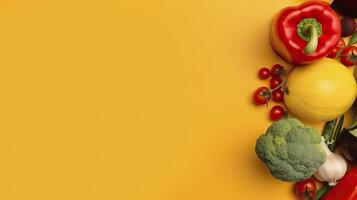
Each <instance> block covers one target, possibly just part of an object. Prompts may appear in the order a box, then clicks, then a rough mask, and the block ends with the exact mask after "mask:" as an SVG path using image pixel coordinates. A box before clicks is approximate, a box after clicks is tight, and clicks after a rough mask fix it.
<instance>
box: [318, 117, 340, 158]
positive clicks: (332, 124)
mask: <svg viewBox="0 0 357 200" xmlns="http://www.w3.org/2000/svg"><path fill="white" fill-rule="evenodd" d="M343 121H344V115H342V116H341V117H340V118H338V119H335V120H333V121H328V122H326V124H325V127H324V130H323V132H322V136H323V137H324V138H325V142H326V145H327V147H328V148H329V149H330V151H332V152H335V151H336V147H337V144H338V140H339V135H340V133H341V130H342V125H343Z"/></svg>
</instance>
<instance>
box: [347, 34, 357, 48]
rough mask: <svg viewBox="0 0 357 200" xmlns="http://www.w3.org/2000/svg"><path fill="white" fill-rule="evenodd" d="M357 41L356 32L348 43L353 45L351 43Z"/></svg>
mask: <svg viewBox="0 0 357 200" xmlns="http://www.w3.org/2000/svg"><path fill="white" fill-rule="evenodd" d="M356 43H357V32H355V33H354V34H353V35H352V37H351V40H350V42H349V43H348V44H347V46H348V47H349V46H351V45H354V44H356Z"/></svg>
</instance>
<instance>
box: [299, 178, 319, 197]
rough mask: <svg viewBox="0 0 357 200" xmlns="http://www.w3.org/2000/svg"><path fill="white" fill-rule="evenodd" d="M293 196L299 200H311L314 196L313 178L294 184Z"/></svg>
mask: <svg viewBox="0 0 357 200" xmlns="http://www.w3.org/2000/svg"><path fill="white" fill-rule="evenodd" d="M294 191H295V195H296V196H297V197H298V198H299V199H301V200H312V199H313V198H314V197H315V194H316V182H315V180H314V179H313V178H309V179H306V180H304V181H301V182H297V183H295V186H294Z"/></svg>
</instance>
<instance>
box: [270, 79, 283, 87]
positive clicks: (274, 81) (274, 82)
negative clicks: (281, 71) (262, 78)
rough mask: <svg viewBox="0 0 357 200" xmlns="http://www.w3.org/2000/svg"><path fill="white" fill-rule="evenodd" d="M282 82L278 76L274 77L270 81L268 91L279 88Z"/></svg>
mask: <svg viewBox="0 0 357 200" xmlns="http://www.w3.org/2000/svg"><path fill="white" fill-rule="evenodd" d="M282 82H283V81H282V80H281V78H280V77H279V76H274V77H273V78H271V79H270V83H269V84H270V89H275V88H277V87H278V86H280V84H281V83H282Z"/></svg>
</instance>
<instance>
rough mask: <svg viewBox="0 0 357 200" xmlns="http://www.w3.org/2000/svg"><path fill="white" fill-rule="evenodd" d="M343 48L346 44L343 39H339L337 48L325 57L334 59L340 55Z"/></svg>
mask: <svg viewBox="0 0 357 200" xmlns="http://www.w3.org/2000/svg"><path fill="white" fill-rule="evenodd" d="M344 48H346V43H345V41H344V40H343V39H341V40H340V41H339V42H338V44H337V46H336V47H335V48H334V49H333V50H332V51H331V52H330V53H329V54H328V55H327V57H329V58H336V57H337V56H338V55H339V54H341V52H342V50H343V49H344Z"/></svg>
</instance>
